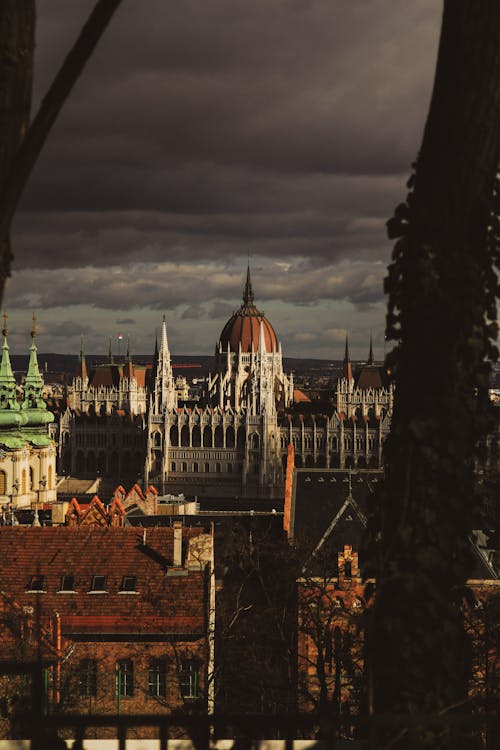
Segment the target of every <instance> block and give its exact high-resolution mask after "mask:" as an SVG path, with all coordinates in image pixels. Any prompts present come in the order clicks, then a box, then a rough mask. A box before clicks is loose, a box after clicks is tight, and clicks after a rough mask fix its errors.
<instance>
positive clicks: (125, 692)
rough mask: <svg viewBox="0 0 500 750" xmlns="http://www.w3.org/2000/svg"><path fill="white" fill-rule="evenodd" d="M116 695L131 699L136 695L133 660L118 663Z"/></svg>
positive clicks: (122, 660) (121, 660)
mask: <svg viewBox="0 0 500 750" xmlns="http://www.w3.org/2000/svg"><path fill="white" fill-rule="evenodd" d="M116 694H117V695H121V696H126V697H130V696H132V695H133V694H134V665H133V663H132V659H120V660H119V661H117V662H116Z"/></svg>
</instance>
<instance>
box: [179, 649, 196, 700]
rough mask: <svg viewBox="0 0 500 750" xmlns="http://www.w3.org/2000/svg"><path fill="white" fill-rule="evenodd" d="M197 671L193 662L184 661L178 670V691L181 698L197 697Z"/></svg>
mask: <svg viewBox="0 0 500 750" xmlns="http://www.w3.org/2000/svg"><path fill="white" fill-rule="evenodd" d="M199 676H200V675H199V670H198V667H197V665H196V664H195V662H194V661H192V660H190V659H185V660H184V661H183V662H181V665H180V669H179V690H180V693H181V695H182V697H183V698H189V699H190V700H197V698H198V697H199Z"/></svg>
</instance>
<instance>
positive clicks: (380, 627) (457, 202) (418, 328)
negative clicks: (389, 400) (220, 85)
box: [367, 0, 500, 747]
mask: <svg viewBox="0 0 500 750" xmlns="http://www.w3.org/2000/svg"><path fill="white" fill-rule="evenodd" d="M499 154H500V3H499V2H498V0H482V2H481V3H478V2H477V1H476V0H445V3H444V14H443V22H442V30H441V39H440V46H439V56H438V62H437V68H436V76H435V82H434V91H433V95H432V100H431V105H430V111H429V115H428V119H427V123H426V127H425V131H424V137H423V142H422V147H421V151H420V154H419V157H418V161H417V164H416V169H415V174H414V177H413V178H412V179H411V180H410V182H409V188H410V191H411V192H410V194H409V195H408V198H407V201H406V203H404V204H402V205H401V206H399V207H398V208H397V209H396V214H395V217H394V218H393V219H392V220H391V221H389V222H388V231H389V237H390V238H395V237H398V238H399V239H398V242H397V243H396V246H395V249H394V253H393V262H392V263H391V265H390V266H389V274H388V278H387V279H386V291H387V292H388V294H389V309H388V316H387V336H388V338H390V339H393V340H396V341H397V342H398V344H397V346H396V348H395V350H394V352H393V353H392V354H391V355H389V358H388V364H389V366H390V368H391V369H392V373H393V376H394V380H395V386H396V392H395V405H394V415H393V420H392V429H391V436H390V438H389V440H388V441H387V446H386V481H385V484H384V487H383V488H382V489H381V492H380V494H379V495H378V497H376V498H374V501H373V507H372V509H371V519H370V525H369V533H370V539H369V549H368V568H367V572H369V573H371V574H372V575H373V574H374V575H376V577H377V597H376V604H375V607H374V613H373V620H372V623H371V628H370V640H369V645H368V654H367V658H368V662H369V670H370V691H371V693H370V694H371V710H372V712H374V713H384V712H391V713H402V714H407V713H419V712H424V713H428V714H429V713H435V714H436V713H439V712H444V713H446V712H447V711H451V710H452V706H455V705H456V704H461V710H462V711H464V710H465V708H464V706H465V703H464V702H465V699H466V685H467V676H468V672H469V667H470V664H469V659H468V650H467V649H468V647H467V643H466V640H465V637H464V630H463V623H462V616H461V599H462V592H463V588H464V584H465V581H466V580H467V577H468V576H469V575H470V572H471V569H472V561H471V551H470V544H469V542H468V537H469V535H470V533H471V530H472V529H473V528H478V523H479V522H478V517H477V511H478V509H479V503H478V501H477V499H476V498H475V496H474V462H475V458H476V457H477V455H478V446H479V445H480V443H481V440H482V439H484V437H485V435H486V432H487V431H488V429H489V428H490V426H491V415H490V411H489V406H488V376H489V371H490V365H489V363H488V360H491V359H494V358H495V356H496V350H495V348H494V346H493V343H492V340H493V339H494V338H495V336H496V324H495V320H496V311H495V295H496V287H497V283H496V277H495V274H494V271H493V256H494V254H495V253H496V252H497V249H498V241H499V222H498V206H499V200H498V191H497V189H496V181H495V176H496V171H497V166H498V160H499ZM407 740H408V737H406V740H405V739H403V740H402V742H403V746H404V747H408V746H409V745H405V744H404V743H405V741H407ZM424 744H425V743H424V742H423V741H422V746H423V745H424ZM415 746H420V745H418V744H416V745H415ZM431 746H432V747H438V746H439V744H438V743H437V741H436V738H435V737H433V739H432V740H431Z"/></svg>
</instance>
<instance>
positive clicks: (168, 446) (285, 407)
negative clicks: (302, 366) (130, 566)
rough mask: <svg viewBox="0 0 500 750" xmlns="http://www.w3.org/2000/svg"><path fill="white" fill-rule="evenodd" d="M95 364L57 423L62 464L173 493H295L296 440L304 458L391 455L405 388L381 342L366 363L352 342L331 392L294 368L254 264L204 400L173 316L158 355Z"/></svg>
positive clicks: (373, 460) (365, 460)
mask: <svg viewBox="0 0 500 750" xmlns="http://www.w3.org/2000/svg"><path fill="white" fill-rule="evenodd" d="M109 360H110V361H109V362H108V363H107V364H105V365H96V366H93V367H92V368H87V363H86V360H85V355H84V353H83V351H82V352H81V355H80V366H79V372H78V374H77V376H76V377H75V378H74V380H73V383H72V387H71V388H70V389H69V393H68V398H67V400H66V404H65V408H64V409H63V410H62V411H60V413H59V419H58V420H57V421H56V423H55V424H54V426H53V436H54V438H55V440H56V442H57V449H58V460H59V466H58V468H59V473H64V474H66V475H70V476H73V477H81V478H84V477H93V476H101V477H103V478H104V477H108V478H109V479H110V481H115V482H116V483H120V482H121V483H123V482H124V481H125V480H130V478H133V479H134V481H137V482H139V483H140V484H142V485H143V486H145V487H147V486H149V485H151V484H152V485H154V486H155V487H156V488H157V489H158V490H159V491H160V492H161V493H162V494H167V493H169V494H170V493H172V494H173V493H179V492H184V493H186V494H189V495H198V496H202V497H203V496H205V497H225V496H228V497H229V496H231V497H261V498H278V497H282V496H283V486H284V474H285V465H286V457H287V452H288V446H289V445H290V444H292V445H293V447H294V454H295V462H296V465H297V466H304V467H310V468H324V467H340V468H349V467H352V468H355V467H356V468H369V467H380V466H381V464H382V445H383V442H384V439H385V437H386V435H387V434H388V432H389V428H390V418H391V413H392V406H393V386H392V384H391V383H390V381H389V378H388V376H387V373H386V371H385V369H384V368H383V367H381V366H379V365H377V364H376V363H375V360H374V357H373V350H372V346H371V342H370V349H369V357H368V361H367V363H366V364H365V365H363V366H362V367H360V368H358V369H357V370H355V369H354V368H353V366H352V364H351V361H350V357H349V350H348V346H347V341H346V350H345V356H344V362H343V369H342V375H341V377H340V378H339V379H338V381H337V383H336V385H335V386H334V387H333V388H332V392H331V394H330V398H329V399H328V403H327V404H326V406H325V401H322V402H318V406H316V405H315V402H314V400H309V399H308V398H307V396H305V394H304V393H303V392H301V391H299V390H298V389H296V388H294V381H293V375H291V374H287V373H285V372H284V370H283V359H282V350H281V344H280V342H279V341H278V338H277V336H276V333H275V331H274V328H273V326H272V325H271V323H270V322H269V321H268V320H267V318H266V317H265V316H264V314H263V313H261V312H260V311H259V310H258V309H257V307H256V305H255V302H254V295H253V290H252V284H251V279H250V270H249V269H248V271H247V278H246V284H245V288H244V293H243V304H242V305H241V307H240V308H239V309H238V310H237V311H236V312H235V313H234V314H233V315H232V316H231V318H230V319H229V320H228V322H227V323H226V325H225V326H224V328H223V329H222V332H221V334H220V337H219V340H218V342H217V344H216V348H215V360H214V368H213V373H212V374H210V375H209V376H208V377H207V379H206V380H205V382H204V387H203V389H202V392H201V395H200V398H199V400H198V401H196V402H194V401H189V400H187V399H186V398H182V396H183V395H184V396H186V395H187V394H181V393H179V389H178V387H176V381H175V377H174V374H173V370H172V364H171V359H170V351H169V346H168V338H167V325H166V322H165V319H164V320H163V324H162V329H161V337H160V341H159V345H158V344H157V347H156V351H155V354H154V358H153V363H152V365H149V366H147V365H138V364H135V363H134V362H133V361H132V357H131V356H130V354H129V353H128V354H127V356H126V358H125V361H124V362H120V363H118V362H117V363H115V362H114V361H113V357H112V356H110V358H109Z"/></svg>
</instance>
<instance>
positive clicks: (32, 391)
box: [23, 313, 46, 410]
mask: <svg viewBox="0 0 500 750" xmlns="http://www.w3.org/2000/svg"><path fill="white" fill-rule="evenodd" d="M35 339H36V316H35V313H33V325H32V328H31V346H30V360H29V364H28V372H27V373H26V379H25V381H24V402H23V408H39V409H42V410H45V409H46V404H45V401H44V399H43V378H42V376H41V374H40V370H39V368H38V356H37V348H36V341H35Z"/></svg>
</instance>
